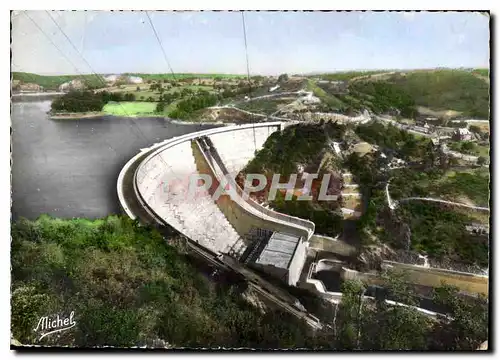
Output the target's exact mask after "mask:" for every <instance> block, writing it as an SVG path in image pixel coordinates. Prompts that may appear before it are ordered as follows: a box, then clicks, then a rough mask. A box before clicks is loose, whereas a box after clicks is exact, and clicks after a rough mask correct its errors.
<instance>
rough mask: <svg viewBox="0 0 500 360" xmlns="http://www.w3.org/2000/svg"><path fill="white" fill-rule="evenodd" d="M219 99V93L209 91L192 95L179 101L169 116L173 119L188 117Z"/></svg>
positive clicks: (212, 104)
mask: <svg viewBox="0 0 500 360" xmlns="http://www.w3.org/2000/svg"><path fill="white" fill-rule="evenodd" d="M217 101H218V97H217V95H214V94H210V93H208V92H206V93H202V94H197V95H194V96H190V97H188V98H187V99H183V100H181V101H179V102H178V103H177V107H176V109H175V110H173V111H171V112H170V113H169V114H168V116H169V117H170V118H173V119H188V118H189V116H190V115H191V114H192V113H193V112H194V111H196V110H200V109H203V108H206V107H209V106H214V105H215V104H217Z"/></svg>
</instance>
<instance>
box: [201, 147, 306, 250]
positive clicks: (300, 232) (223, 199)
mask: <svg viewBox="0 0 500 360" xmlns="http://www.w3.org/2000/svg"><path fill="white" fill-rule="evenodd" d="M195 143H196V144H195V145H193V152H194V154H195V162H196V164H197V166H198V171H199V172H200V173H203V174H206V175H208V176H210V177H212V178H213V179H214V184H213V186H212V189H211V190H210V193H212V195H213V192H214V191H217V190H216V189H217V188H218V187H219V186H220V184H221V182H222V181H223V179H225V175H224V169H222V168H221V166H220V165H219V164H218V163H217V160H216V159H213V157H212V156H211V155H210V153H209V152H208V151H204V149H203V145H201V144H200V143H199V142H198V141H195ZM231 180H232V181H231ZM227 181H229V183H228V184H229V186H230V187H231V188H232V190H233V191H232V192H231V193H228V194H224V193H222V194H221V195H220V196H217V197H216V200H215V201H216V204H217V206H218V207H219V209H220V210H221V212H222V213H223V214H224V215H225V216H226V218H227V220H228V221H229V223H231V224H232V226H233V227H234V229H235V230H236V231H237V232H238V234H239V235H240V236H241V237H245V236H246V235H247V234H248V233H249V232H250V230H251V229H253V228H259V229H267V230H271V231H273V232H276V231H277V232H283V233H288V234H292V235H296V236H298V237H301V238H303V239H304V241H306V240H308V239H309V237H310V233H309V231H308V229H307V228H304V227H302V226H296V225H295V224H292V223H289V222H286V221H283V220H281V219H279V218H276V217H274V216H272V214H271V215H269V214H265V213H263V212H261V211H259V210H258V209H257V208H256V207H254V206H251V205H250V204H249V203H248V202H247V201H245V200H244V199H243V198H242V197H241V192H239V191H238V189H239V190H240V191H241V189H240V188H239V187H237V184H236V181H234V179H233V178H232V177H229V178H228V179H227ZM225 188H227V187H225Z"/></svg>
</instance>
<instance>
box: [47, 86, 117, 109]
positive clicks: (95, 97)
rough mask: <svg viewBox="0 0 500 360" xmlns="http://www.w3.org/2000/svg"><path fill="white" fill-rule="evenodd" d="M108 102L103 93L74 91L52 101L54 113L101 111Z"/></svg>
mask: <svg viewBox="0 0 500 360" xmlns="http://www.w3.org/2000/svg"><path fill="white" fill-rule="evenodd" d="M106 103H107V101H106V100H105V96H104V95H103V94H101V93H94V92H92V91H72V92H69V93H67V94H64V95H63V96H61V97H59V98H56V99H54V101H52V105H51V108H52V111H56V112H59V111H64V112H74V113H76V112H88V111H101V110H102V108H103V107H104V105H106Z"/></svg>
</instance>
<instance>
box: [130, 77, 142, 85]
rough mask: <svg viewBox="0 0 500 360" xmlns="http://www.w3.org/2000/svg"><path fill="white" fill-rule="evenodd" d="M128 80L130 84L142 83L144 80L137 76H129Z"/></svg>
mask: <svg viewBox="0 0 500 360" xmlns="http://www.w3.org/2000/svg"><path fill="white" fill-rule="evenodd" d="M128 80H129V82H130V83H132V84H142V83H143V82H144V80H142V78H140V77H138V76H129V77H128Z"/></svg>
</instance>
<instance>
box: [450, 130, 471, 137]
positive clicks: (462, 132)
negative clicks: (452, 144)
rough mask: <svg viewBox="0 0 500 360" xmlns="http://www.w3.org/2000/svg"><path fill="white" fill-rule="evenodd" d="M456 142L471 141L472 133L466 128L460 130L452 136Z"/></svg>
mask: <svg viewBox="0 0 500 360" xmlns="http://www.w3.org/2000/svg"><path fill="white" fill-rule="evenodd" d="M453 137H454V138H455V139H456V140H471V139H472V133H471V132H470V131H469V129H467V128H460V129H458V130H457V131H455V133H454V134H453Z"/></svg>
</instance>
